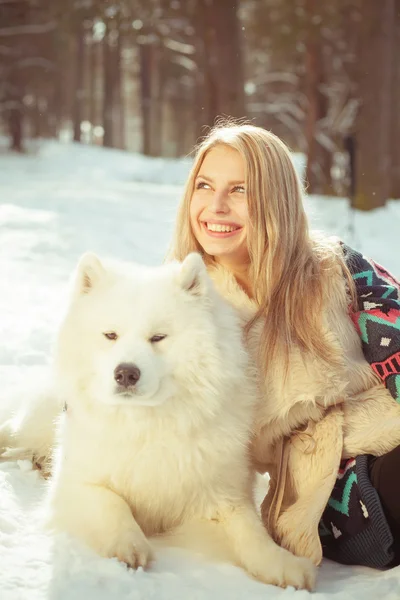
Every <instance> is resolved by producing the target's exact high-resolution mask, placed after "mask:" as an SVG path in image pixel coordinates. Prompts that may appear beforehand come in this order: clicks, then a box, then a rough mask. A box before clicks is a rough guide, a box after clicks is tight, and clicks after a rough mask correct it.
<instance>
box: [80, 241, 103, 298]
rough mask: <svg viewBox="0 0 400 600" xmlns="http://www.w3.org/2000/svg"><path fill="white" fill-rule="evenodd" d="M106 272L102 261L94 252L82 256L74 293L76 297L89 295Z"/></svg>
mask: <svg viewBox="0 0 400 600" xmlns="http://www.w3.org/2000/svg"><path fill="white" fill-rule="evenodd" d="M105 273H106V270H105V268H104V267H103V265H102V263H101V261H100V259H99V258H98V257H97V256H96V254H93V253H92V252H86V253H85V254H84V255H83V256H81V258H80V260H79V262H78V266H77V268H76V274H75V284H74V292H75V294H76V295H79V296H80V295H82V294H88V293H89V292H90V291H91V290H92V289H93V288H94V287H95V286H96V285H97V283H98V281H99V280H100V279H101V278H102V277H103V276H104V275H105Z"/></svg>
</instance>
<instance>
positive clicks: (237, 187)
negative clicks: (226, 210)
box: [232, 185, 246, 194]
mask: <svg viewBox="0 0 400 600" xmlns="http://www.w3.org/2000/svg"><path fill="white" fill-rule="evenodd" d="M232 191H233V192H239V194H245V193H246V190H245V187H244V186H243V185H235V187H234V188H233V190H232Z"/></svg>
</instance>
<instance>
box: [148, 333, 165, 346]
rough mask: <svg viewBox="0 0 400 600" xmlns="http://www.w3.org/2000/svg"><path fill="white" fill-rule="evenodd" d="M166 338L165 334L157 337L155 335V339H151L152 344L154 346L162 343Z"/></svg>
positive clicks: (159, 334)
mask: <svg viewBox="0 0 400 600" xmlns="http://www.w3.org/2000/svg"><path fill="white" fill-rule="evenodd" d="M166 337H167V336H166V334H165V333H158V334H157V335H153V337H151V338H150V342H151V343H152V344H156V343H157V342H161V341H162V340H165V338H166Z"/></svg>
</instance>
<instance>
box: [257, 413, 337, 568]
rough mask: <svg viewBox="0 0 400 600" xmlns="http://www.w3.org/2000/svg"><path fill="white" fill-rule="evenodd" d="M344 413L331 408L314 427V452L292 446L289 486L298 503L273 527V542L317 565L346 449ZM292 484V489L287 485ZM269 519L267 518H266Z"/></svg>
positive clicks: (281, 516)
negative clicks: (322, 532) (327, 509)
mask: <svg viewBox="0 0 400 600" xmlns="http://www.w3.org/2000/svg"><path fill="white" fill-rule="evenodd" d="M342 426H343V412H342V409H341V407H332V408H331V409H330V410H329V411H328V412H327V414H326V415H325V416H324V418H323V419H321V421H319V422H318V423H316V424H315V431H314V434H313V436H312V438H313V449H312V451H311V453H307V452H305V451H304V449H302V447H301V445H299V446H297V444H296V443H294V442H295V440H294V441H292V443H291V444H290V450H289V452H290V453H289V462H288V480H287V481H286V486H287V487H288V488H289V489H290V493H291V495H293V493H294V495H295V501H294V502H293V503H291V504H289V505H288V504H287V499H286V497H285V496H286V494H285V496H284V498H283V505H284V507H285V508H284V510H283V512H282V514H281V515H280V516H279V518H278V520H277V522H276V523H275V527H274V532H273V535H274V538H275V539H276V540H277V541H278V542H279V543H280V544H282V546H283V547H284V548H287V549H288V550H291V552H294V554H296V555H297V556H306V557H308V558H310V559H311V560H312V561H313V562H314V564H316V565H318V564H319V563H320V562H321V560H322V547H321V542H320V539H319V535H318V524H319V521H320V518H321V516H322V513H323V511H324V508H325V506H326V504H327V502H328V500H329V496H330V493H331V491H332V489H333V486H334V484H335V481H336V476H337V473H338V469H339V464H340V458H341V453H342V447H343V429H342ZM288 484H289V485H288ZM266 517H267V515H264V518H266Z"/></svg>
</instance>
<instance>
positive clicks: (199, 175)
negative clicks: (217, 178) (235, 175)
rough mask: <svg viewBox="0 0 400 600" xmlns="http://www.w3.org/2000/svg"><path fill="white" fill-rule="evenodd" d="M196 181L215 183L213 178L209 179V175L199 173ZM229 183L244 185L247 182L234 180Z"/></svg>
mask: <svg viewBox="0 0 400 600" xmlns="http://www.w3.org/2000/svg"><path fill="white" fill-rule="evenodd" d="M196 179H204V180H205V181H209V182H210V183H214V179H212V178H211V177H207V175H202V174H201V173H199V174H198V175H197V177H196ZM227 183H228V185H244V183H245V181H244V179H237V180H233V181H228V182H227Z"/></svg>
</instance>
